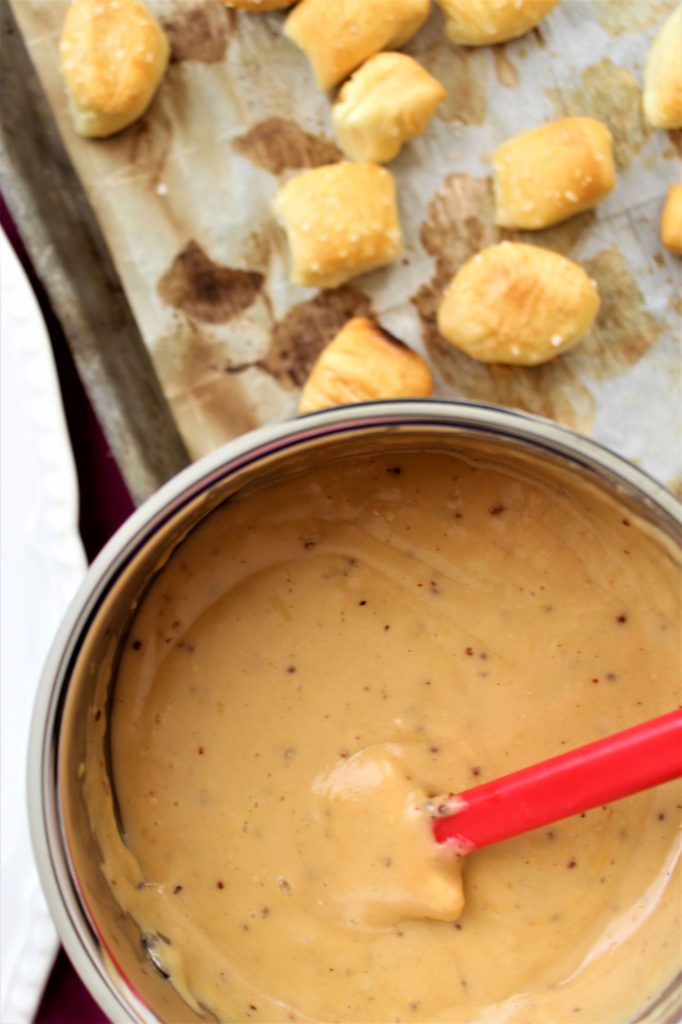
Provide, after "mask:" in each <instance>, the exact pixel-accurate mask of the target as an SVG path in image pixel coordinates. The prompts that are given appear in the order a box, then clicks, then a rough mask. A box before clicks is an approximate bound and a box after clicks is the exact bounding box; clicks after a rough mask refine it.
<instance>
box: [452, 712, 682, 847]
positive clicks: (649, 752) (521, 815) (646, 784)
mask: <svg viewBox="0 0 682 1024" xmlns="http://www.w3.org/2000/svg"><path fill="white" fill-rule="evenodd" d="M680 775H682V711H672V712H670V714H667V715H661V717H660V718H654V719H652V720H651V721H650V722H643V723H642V724H641V725H636V726H635V727H634V728H633V729H625V730H624V731H623V732H618V733H615V735H613V736H607V737H605V738H604V739H602V740H597V741H596V742H595V743H588V744H587V745H586V746H584V747H578V748H577V749H576V750H570V751H568V752H567V753H565V754H560V755H559V756H558V757H553V758H551V759H550V760H549V761H543V762H541V763H540V764H534V765H531V766H530V767H529V768H522V769H521V770H520V771H518V772H512V774H511V775H504V776H502V778H499V779H494V780H493V781H492V782H485V783H483V785H482V786H476V787H474V788H473V789H468V790H466V791H465V792H464V793H459V794H458V800H462V801H464V804H465V806H464V808H463V809H462V810H461V811H458V812H457V813H456V814H453V815H450V816H449V817H447V818H438V819H436V820H435V821H434V826H433V827H434V833H435V836H436V839H437V841H438V842H439V843H446V842H455V843H457V845H458V846H460V847H461V849H462V851H463V852H468V851H470V850H475V849H479V848H480V847H482V846H490V844H491V843H499V842H500V840H502V839H509V838H510V837H511V836H516V835H520V834H521V833H522V832H528V831H530V830H531V829H534V828H540V827H541V826H542V825H549V824H551V822H553V821H560V820H561V819H562V818H570V817H571V816H572V815H573V814H579V813H580V812H581V811H589V810H590V808H592V807H598V806H599V805H600V804H607V803H610V802H611V801H613V800H620V799H621V797H624V796H630V795H631V794H632V793H638V792H639V791H640V790H644V789H649V788H650V787H651V786H658V785H660V784H661V783H663V782H669V781H670V780H671V779H675V778H678V777H679V776H680Z"/></svg>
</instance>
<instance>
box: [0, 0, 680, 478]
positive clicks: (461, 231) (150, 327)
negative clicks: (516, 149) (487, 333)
mask: <svg viewBox="0 0 682 1024" xmlns="http://www.w3.org/2000/svg"><path fill="white" fill-rule="evenodd" d="M12 3H13V9H14V11H15V14H16V17H17V21H18V23H19V25H20V28H21V31H22V33H23V35H24V37H25V39H26V42H27V44H28V47H29V50H30V53H31V56H32V59H33V61H34V63H35V66H36V69H37V71H38V74H39V76H40V78H41V80H42V83H43V86H44V88H45V90H46V93H47V95H48V99H49V101H50V104H51V106H52V109H53V111H54V114H55V118H56V122H57V124H58V126H59V130H60V131H61V133H62V135H63V138H64V140H65V143H66V146H67V148H68V151H69V153H70V156H71V158H72V160H73V162H74V165H75V167H76V169H77V171H78V173H79V175H80V177H81V180H82V182H83V184H84V187H85V189H86V191H87V193H88V196H89V198H90V201H91V202H92V205H93V207H94V209H95V211H96V214H97V216H98V219H99V221H100V223H101V226H102V229H103V231H104V234H105V237H106V239H107V242H108V244H109V246H110V249H111V251H112V255H113V258H114V261H115V263H116V266H117V269H118V271H119V274H120V277H121V280H122V283H123V286H124V288H125V290H126V293H127V295H128V298H129V300H130V303H131V306H132V308H133V310H134V313H135V316H136V318H137V320H138V322H139V324H140V328H141V331H142V334H143V336H144V339H145V341H146V343H147V345H148V346H149V349H150V351H151V354H152V357H153V360H154V364H155V366H156V369H157V371H158V374H159V377H160V380H161V383H162V387H163V389H164V392H165V394H166V396H167V398H168V400H169V402H170V405H171V408H172V410H173V413H174V415H175V417H176V420H177V423H178V426H179V428H180V431H181V433H182V435H183V437H184V439H185V441H186V443H187V445H188V448H189V450H190V452H191V453H192V455H193V456H194V457H198V456H199V455H201V454H204V453H205V452H207V451H210V450H211V449H213V448H214V447H216V446H217V445H219V444H220V443H222V442H224V441H226V440H228V439H229V438H231V437H234V436H235V435H237V434H239V433H242V432H243V431H245V430H247V429H249V428H251V427H254V426H256V425H258V424H259V423H262V422H264V421H267V420H271V419H276V418H280V417H283V416H286V415H289V414H292V413H294V412H295V410H296V405H297V396H298V390H299V388H300V385H301V384H302V382H303V380H304V379H305V377H306V375H307V373H308V371H309V369H310V367H311V365H312V363H313V361H314V359H315V357H316V356H317V354H318V353H319V351H320V349H321V348H322V347H323V345H324V344H325V343H326V342H327V341H328V340H330V338H331V337H332V336H333V334H334V333H335V331H336V330H337V329H338V328H339V327H340V325H341V324H342V323H343V322H344V321H345V320H346V319H347V318H348V317H349V316H351V315H354V314H356V313H372V314H374V315H376V316H377V317H378V318H379V319H380V321H381V323H382V324H383V325H384V326H385V327H386V328H387V329H389V330H390V331H392V332H393V333H394V334H396V335H398V336H400V337H402V338H404V340H405V341H407V342H408V343H410V344H411V345H413V346H414V347H415V348H417V349H419V350H420V351H421V352H422V353H424V354H425V355H426V356H427V358H428V359H429V362H430V363H431V366H432V368H433V370H434V373H435V377H436V385H437V387H436V393H437V394H438V395H444V396H451V397H461V398H467V399H473V400H480V401H486V402H494V403H499V404H502V405H508V406H512V407H515V408H520V409H524V410H527V411H529V412H533V413H536V414H539V415H542V416H546V417H549V418H552V419H556V420H558V421H559V422H562V423H564V424H567V425H569V426H572V427H574V428H576V429H578V430H580V431H583V432H584V433H588V434H592V435H593V436H594V437H595V438H596V439H598V440H600V441H602V442H604V443H606V444H607V445H609V446H610V447H611V448H613V449H615V450H616V451H618V452H620V453H621V454H623V455H626V456H627V457H629V458H630V459H632V460H633V461H635V462H637V463H639V464H641V465H642V466H644V468H646V469H648V470H649V471H650V472H652V473H653V474H654V475H655V476H657V477H658V478H659V479H661V480H662V481H663V482H665V483H667V484H668V485H669V486H670V487H672V488H673V489H675V490H678V491H679V489H680V486H681V484H682V447H681V445H680V443H679V438H680V433H679V429H680V412H679V407H680V401H679V397H680V368H681V364H680V355H679V338H680V335H681V328H682V300H681V298H680V261H679V260H678V259H676V258H675V257H674V256H672V255H671V254H670V253H668V252H667V251H666V250H665V249H664V248H663V247H662V246H661V244H660V241H659V237H658V222H659V217H660V209H661V205H662V202H663V197H664V194H665V190H666V188H667V186H668V185H669V184H671V183H673V182H674V181H675V180H676V179H678V178H679V175H680V164H679V160H680V152H681V151H682V133H681V132H662V131H651V130H650V129H649V128H648V127H647V126H646V125H645V124H644V122H643V119H642V116H641V96H640V90H641V83H642V79H643V68H644V62H645V59H646V52H647V48H648V45H649V42H650V41H651V39H652V38H653V36H654V35H655V33H656V31H657V29H658V27H659V25H660V23H661V22H662V20H663V19H664V17H665V16H666V14H667V13H668V12H669V11H670V10H672V8H673V7H674V2H673V0H594V2H590V0H563V2H562V3H561V4H560V5H559V7H558V8H556V9H555V10H554V11H553V12H552V13H551V15H550V16H549V17H548V18H547V19H546V20H545V21H544V22H543V23H542V24H541V25H540V27H539V28H538V29H536V30H534V31H533V32H531V33H529V34H528V35H527V36H525V37H523V38H522V39H519V40H516V41H513V42H510V43H507V44H503V45H501V46H496V47H488V48H484V49H472V50H467V49H464V48H461V47H455V46H453V45H452V44H451V43H449V42H448V40H447V39H446V38H445V36H444V32H443V19H442V15H441V13H440V11H439V10H436V9H434V11H433V12H432V14H431V17H430V18H429V20H428V22H427V23H426V25H425V26H424V27H423V28H422V30H421V31H420V32H419V34H418V35H417V36H416V37H415V38H414V39H413V40H412V41H411V42H410V43H409V44H408V46H407V47H406V50H407V51H408V52H410V53H411V54H413V55H414V56H415V57H416V58H417V59H418V60H419V61H420V62H421V63H422V64H424V66H425V67H427V68H428V70H430V71H431V72H432V73H433V74H434V75H435V76H436V77H437V78H439V79H440V80H441V81H442V82H443V84H444V85H445V86H446V88H447V89H448V91H449V96H448V99H447V100H446V101H445V102H444V103H443V104H442V105H441V107H440V108H439V112H438V114H437V116H436V117H435V118H434V120H433V121H432V123H431V125H430V127H429V129H428V131H427V133H426V134H425V135H424V136H423V137H422V138H421V139H418V140H415V141H414V142H412V143H411V144H409V145H407V146H406V147H405V148H404V149H403V151H402V153H401V155H400V156H399V157H398V159H396V160H395V161H393V162H392V164H391V165H390V167H391V169H392V170H393V172H394V173H395V175H396V178H397V182H398V192H399V199H400V209H401V218H402V223H403V229H404V235H405V241H406V247H405V255H404V257H403V259H402V260H400V261H399V262H398V263H396V264H394V265H393V266H391V267H389V268H386V269H382V270H379V271H376V272H374V273H372V274H368V275H364V276H363V277H360V278H357V279H355V280H354V281H352V282H350V283H349V284H348V285H346V286H343V287H341V288H339V289H336V290H334V291H329V292H321V293H318V292H316V291H314V290H311V289H305V288H301V287H298V286H294V285H292V284H290V283H289V281H288V278H287V270H288V255H287V247H286V241H285V237H284V233H283V231H282V230H281V229H280V228H279V227H278V226H277V225H276V223H275V222H274V218H273V215H272V211H271V202H272V199H273V197H274V196H275V194H276V192H277V189H278V187H279V185H280V184H281V183H282V182H283V181H284V180H286V179H287V178H288V177H289V176H291V175H292V174H295V173H297V172H298V171H299V170H301V169H302V168H305V167H310V166H315V165H318V164H321V163H328V162H330V161H331V160H334V159H337V158H338V157H339V153H338V150H337V149H336V147H335V146H334V142H333V136H332V132H331V128H330V121H329V103H330V97H329V96H328V95H327V94H323V93H321V92H320V91H319V90H318V89H317V88H316V87H315V85H314V83H313V79H312V76H311V73H310V70H309V68H308V65H307V62H306V60H305V58H304V57H303V55H302V54H301V53H300V52H299V51H298V50H297V49H296V48H295V47H294V46H293V45H292V44H290V43H289V42H288V41H287V40H285V39H284V38H283V36H282V34H281V25H282V21H283V15H282V14H276V13H275V14H269V15H253V14H247V13H243V12H235V11H231V10H228V9H227V8H225V7H224V6H223V4H222V3H221V2H220V0H153V2H152V0H150V6H151V7H152V8H153V9H154V10H155V12H156V13H157V14H158V16H159V17H160V19H161V20H162V22H163V23H164V25H165V27H166V29H167V31H168V33H169V35H170V38H171V43H172V54H173V56H172V63H171V66H170V68H169V71H168V74H167V76H166V78H165V80H164V82H163V84H162V87H161V89H160V91H159V93H158V96H157V98H156V100H155V101H154V104H153V105H152V107H151V109H150V111H149V112H148V113H147V115H146V116H145V117H144V118H143V119H142V120H141V121H140V122H138V123H137V124H136V125H133V126H131V128H129V129H127V130H126V131H125V132H123V133H121V134H120V135H118V136H116V137H115V138H113V139H109V140H104V141H93V140H84V139H81V138H79V137H78V136H77V135H76V134H75V133H74V132H73V129H72V127H71V124H70V120H69V117H68V112H67V106H66V98H65V95H64V91H63V86H62V82H61V78H60V74H59V69H58V60H57V43H58V37H59V32H60V29H61V24H62V22H63V18H64V13H65V10H66V8H67V6H68V0H12ZM566 113H584V114H590V115H593V116H596V117H599V118H601V119H603V120H605V121H606V122H607V123H608V124H609V126H610V128H611V130H612V132H613V134H614V138H615V143H616V159H617V163H618V185H617V188H616V190H615V191H614V193H612V194H611V195H610V196H609V197H608V198H607V199H606V200H605V201H604V202H603V203H602V204H600V206H599V207H598V209H597V210H595V211H590V212H588V213H585V214H582V215H580V216H578V217H575V218H573V219H572V220H570V221H567V222H565V223H564V224H562V225H559V226H557V227H554V228H551V229H548V230H546V231H542V232H534V233H532V234H530V233H523V232H509V231H502V230H500V229H497V228H496V227H495V226H494V225H493V223H492V191H491V183H490V174H491V170H490V155H491V153H492V152H493V151H494V149H495V148H496V147H497V146H498V145H499V144H500V143H501V142H502V141H504V140H505V139H507V138H509V137H510V136H511V135H513V134H515V133H516V132H518V131H521V130H523V129H526V128H528V127H531V126H533V125H536V124H539V123H542V122H544V121H548V120H552V119H554V118H556V117H559V116H562V115H564V114H566ZM500 238H515V239H516V238H518V239H520V240H525V241H531V242H534V243H536V244H540V245H545V246H548V247H550V248H553V249H555V250H557V251H559V252H562V253H564V254H566V255H568V256H570V257H571V258H573V259H575V260H577V261H578V262H580V263H581V264H583V265H584V266H585V267H586V268H587V270H588V272H589V273H590V275H591V276H592V277H594V278H595V280H596V281H597V282H598V285H599V289H600V293H601V296H602V309H601V313H600V316H599V319H598V321H597V324H596V325H595V328H594V329H593V331H592V332H591V334H590V336H589V337H588V338H587V339H586V340H585V341H584V342H582V343H581V344H580V346H578V348H576V349H575V350H574V351H572V352H569V353H567V354H565V355H563V356H560V357H559V358H557V359H556V360H555V361H554V362H553V363H551V364H548V365H545V366H543V367H538V368H533V369H522V368H521V369H520V368H511V367H502V366H486V365H483V364H480V363H477V362H475V361H474V360H471V359H469V358H468V357H467V356H465V355H463V354H461V353H459V352H457V351H455V350H454V349H452V347H451V346H449V345H448V344H447V343H446V342H444V341H443V339H442V338H440V336H439V335H438V332H437V329H436V326H435V311H436V308H437V304H438V299H439V296H440V294H441V292H442V289H443V287H444V285H445V284H446V283H447V281H448V280H449V278H450V276H451V275H452V273H453V272H454V271H455V270H456V269H457V268H458V266H460V265H461V263H462V262H463V261H464V260H465V259H467V258H468V257H469V256H470V255H471V254H473V253H474V252H476V251H477V250H478V249H480V248H481V247H483V246H485V245H489V244H492V243H494V242H495V241H497V240H499V239H500Z"/></svg>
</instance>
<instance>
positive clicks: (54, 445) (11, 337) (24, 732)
mask: <svg viewBox="0 0 682 1024" xmlns="http://www.w3.org/2000/svg"><path fill="white" fill-rule="evenodd" d="M0 309H1V311H0V317H1V319H0V364H1V365H0V371H1V372H0V387H1V392H0V417H1V422H0V444H1V451H0V473H1V481H0V515H1V518H0V597H1V599H0V698H1V702H2V703H1V717H0V721H1V740H2V748H1V751H2V753H1V758H2V762H1V763H2V774H1V776H0V784H1V793H0V797H1V803H0V824H1V831H0V855H1V861H0V863H1V872H2V873H1V875H0V884H1V887H2V889H1V891H2V899H1V901H0V924H1V931H0V941H1V945H0V957H1V960H0V1021H2V1024H28V1022H30V1021H31V1020H32V1019H33V1016H34V1014H35V1012H36V1010H37V1007H38V1003H39V1000H40V996H41V993H42V991H43V988H44V985H45V981H46V980H47V977H48V974H49V971H50V969H51V967H52V963H53V961H54V956H55V953H56V951H57V948H58V940H57V935H56V931H55V928H54V925H53V923H52V920H51V918H50V915H49V912H48V910H47V906H46V904H45V900H44V897H43V894H42V891H41V888H40V883H39V881H38V873H37V869H36V866H35V862H34V859H33V852H32V849H31V842H30V838H29V828H28V816H27V810H26V761H27V753H28V736H29V729H30V722H31V713H32V708H33V699H34V696H35V692H36V689H37V685H38V680H39V678H40V673H41V670H42V667H43V662H44V660H45V657H46V655H47V651H48V649H49V646H50V644H51V643H52V640H53V638H54V635H55V633H56V631H57V628H58V626H59V623H60V620H61V618H62V615H63V613H64V611H65V609H66V607H67V605H68V603H69V601H70V599H71V597H72V596H73V594H74V592H75V590H76V588H77V586H78V584H79V583H80V581H81V579H82V578H83V574H84V572H85V566H86V562H85V556H84V554H83V549H82V546H81V542H80V538H79V535H78V528H77V521H78V490H77V483H76V474H75V470H74V464H73V458H72V453H71V445H70V442H69V436H68V433H67V429H66V423H65V421H64V412H63V408H62V402H61V395H60V391H59V384H58V381H57V376H56V371H55V366H54V360H53V356H52V349H51V346H50V342H49V339H48V336H47V331H46V329H45V325H44V322H43V320H42V316H41V313H40V309H39V307H38V304H37V302H36V300H35V297H34V294H33V291H32V289H31V286H30V284H29V282H28V280H27V279H26V277H25V275H24V272H23V270H22V268H21V265H20V263H19V261H18V260H17V258H16V256H15V254H14V251H13V250H12V248H11V246H10V244H9V242H8V241H7V239H6V237H5V236H4V234H2V233H0Z"/></svg>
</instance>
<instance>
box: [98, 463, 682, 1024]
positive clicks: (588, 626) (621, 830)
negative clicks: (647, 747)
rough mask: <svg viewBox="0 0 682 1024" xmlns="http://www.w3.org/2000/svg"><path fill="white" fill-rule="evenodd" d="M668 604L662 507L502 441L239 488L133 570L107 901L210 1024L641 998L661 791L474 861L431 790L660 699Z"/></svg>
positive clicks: (376, 1017) (669, 562)
mask: <svg viewBox="0 0 682 1024" xmlns="http://www.w3.org/2000/svg"><path fill="white" fill-rule="evenodd" d="M679 605H680V585H679V574H678V566H677V564H676V562H675V559H674V557H673V555H672V553H671V551H670V549H669V547H668V546H666V544H665V543H664V542H663V541H662V540H661V538H659V537H657V535H656V534H655V533H654V532H653V531H652V530H651V529H650V528H648V527H646V526H645V525H644V524H643V523H642V522H640V521H639V520H637V518H636V517H634V516H632V515H629V514H625V513H624V512H623V509H622V508H620V507H618V505H617V504H615V503H614V502H612V501H611V500H610V499H607V498H606V497H604V496H602V495H600V494H599V492H597V491H596V490H590V489H588V488H587V487H584V486H583V485H579V484H578V483H576V482H575V481H573V482H572V481H571V479H569V477H567V476H564V475H563V474H560V473H559V472H558V471H557V472H556V473H555V472H554V471H551V472H550V471H548V470H546V469H541V468H539V467H538V465H537V464H535V465H534V464H533V463H531V462H528V463H527V464H526V463H523V462H521V461H520V460H519V459H517V458H515V459H512V458H510V459H509V460H501V459H498V460H497V461H496V460H495V459H494V458H493V457H492V456H483V455H479V456H476V455H475V454H469V455H467V456H466V457H464V456H457V455H453V454H448V453H446V452H445V451H439V450H434V451H410V450H405V451H398V453H397V454H396V453H393V454H376V455H358V456H356V457H354V458H347V459H339V460H336V461H328V462H327V463H326V464H324V465H323V466H321V467H320V468H318V469H315V470H312V469H311V470H305V471H302V472H298V473H297V474H294V475H291V476H289V477H284V478H281V479H279V480H274V481H270V482H266V483H264V484H262V485H260V486H253V487H252V488H251V489H249V490H246V491H244V492H241V493H239V494H237V495H236V496H234V497H233V498H231V499H230V500H228V501H227V502H226V503H225V504H224V505H222V506H221V507H220V508H218V509H217V510H216V511H214V512H212V513H211V515H210V516H209V517H208V518H207V519H206V520H205V521H204V522H203V523H202V524H201V525H200V526H199V527H198V528H196V529H195V530H194V531H193V532H192V533H191V534H190V535H189V536H188V537H187V538H186V539H185V541H184V542H183V543H182V544H181V545H180V546H179V548H178V549H177V550H176V551H175V553H174V554H173V555H172V557H171V558H170V559H169V561H168V562H167V564H166V565H165V566H164V568H163V569H162V570H161V571H160V573H159V574H158V576H157V577H156V579H155V580H154V581H152V582H151V584H150V587H149V589H148V591H147V593H146V595H145V596H144V598H143V600H142V601H141V604H140V607H139V609H138V611H137V613H136V617H135V619H134V621H133V623H132V626H131V629H130V632H129V634H128V635H127V637H126V640H125V646H124V650H123V652H122V656H121V659H120V664H119V668H118V675H117V680H116V684H115V688H114V691H113V698H112V703H111V706H110V709H109V711H108V713H105V715H104V716H103V719H102V722H101V723H98V726H99V725H101V726H102V727H103V728H104V718H106V720H107V723H106V728H107V729H108V735H109V740H110V750H111V774H112V780H113V785H114V789H115V792H116V796H117V801H118V814H119V826H120V833H119V831H118V830H114V829H113V828H111V822H109V823H108V824H107V822H106V821H104V820H103V819H102V820H99V821H98V819H97V814H98V812H97V810H96V809H93V811H92V814H93V820H94V822H95V828H96V830H97V831H98V834H99V837H100V844H101V846H102V850H103V859H104V864H103V870H104V872H105V874H106V876H107V878H108V879H109V882H110V884H111V886H112V891H113V892H114V893H115V894H116V898H117V899H118V901H119V903H120V904H121V906H122V907H123V909H124V910H126V911H128V912H129V913H130V914H131V915H132V916H133V918H134V919H135V920H136V921H137V922H138V923H139V925H140V927H141V929H142V932H143V934H144V936H145V943H146V944H147V947H148V949H149V951H150V954H151V955H152V957H153V959H154V960H155V962H156V963H157V964H158V965H160V966H161V967H162V969H163V970H164V971H165V972H166V973H167V974H168V975H169V976H170V982H171V983H172V984H174V985H175V986H176V987H177V989H178V990H179V991H180V993H181V994H183V996H184V997H185V998H186V999H187V1001H188V1002H189V1004H190V1005H191V1006H192V1007H193V1008H194V1010H195V1011H200V1012H204V1013H206V1014H207V1015H208V1014H213V1015H214V1016H215V1017H217V1018H218V1019H219V1020H221V1021H254V1022H256V1021H316V1022H323V1021H324V1022H332V1021H355V1022H382V1024H383V1022H393V1021H398V1022H411V1021H453V1022H455V1021H456V1022H465V1021H477V1022H491V1024H492V1022H494V1024H498V1022H505V1024H507V1022H523V1024H529V1022H535V1021H543V1022H551V1024H563V1022H568V1021H571V1022H572V1021H578V1022H579V1021H585V1022H589V1024H596V1022H600V1024H601V1022H606V1021H622V1020H625V1019H632V1018H634V1017H635V1016H636V1014H637V1013H638V1012H639V1011H641V1010H642V1009H644V1008H645V1007H646V1006H647V1005H648V1004H649V1003H650V1002H651V1001H652V1000H653V999H654V998H655V997H656V996H657V995H658V994H659V993H660V992H661V991H662V990H663V989H664V988H665V986H666V984H667V983H668V982H669V981H670V980H671V979H672V977H673V976H674V974H675V971H676V969H677V967H678V962H679V954H680V941H679V940H680V921H679V911H680V875H679V871H678V868H677V862H678V853H679V846H678V841H677V838H676V824H677V822H678V821H679V810H680V803H681V801H680V790H679V787H678V786H677V784H669V785H667V786H662V787H659V788H657V789H655V790H651V791H649V792H647V793H643V794H639V795H638V796H635V797H632V798H629V799H626V800H623V801H620V802H618V803H615V804H612V805H610V806H607V807H599V808H597V809H595V810H592V811H589V812H588V813H586V814H582V815H580V816H578V817H576V818H573V819H570V820H567V821H563V822H560V823H559V824H557V825H554V826H552V827H551V828H546V829H540V830H537V831H536V832H532V833H529V834H527V835H525V836H522V837H519V838H516V839H513V840H509V841H507V842H505V843H501V844H499V845H497V846H495V847H490V848H488V849H485V850H482V851H479V852H475V853H473V854H471V855H470V856H468V857H466V858H457V857H456V856H455V855H453V854H452V853H449V852H448V851H447V850H444V849H441V848H438V847H437V846H436V844H435V842H434V840H433V838H432V832H431V821H430V819H429V815H428V811H427V809H426V805H427V802H428V801H429V799H431V798H433V797H435V796H438V795H440V794H443V793H448V792H450V791H452V792H457V791H459V790H464V789H467V788H470V787H471V786H473V785H475V784H476V783H478V782H484V781H486V780H488V779H492V778H494V777H496V776H499V775H502V774H505V773H507V772H510V771H513V770H515V769H517V768H520V767H523V766H524V765H527V764H530V763H532V762H535V761H538V760H541V759H543V758H547V757H550V756H553V755H555V754H557V753H561V752H562V751H563V750H564V749H568V748H571V747H574V746H578V745H580V744H583V743H587V742H589V741H591V740H594V739H598V738H599V737H601V736H604V735H606V734H608V733H611V732H614V731H617V730H619V729H624V728H627V727H628V726H632V725H634V724H636V723H638V722H641V721H644V720H645V719H647V718H650V717H653V716H655V715H659V714H662V713H664V712H666V711H669V710H672V709H673V708H674V707H676V706H678V704H679V701H680V677H679V668H680V665H679V662H680V631H679V622H680V607H679ZM121 837H122V838H121ZM122 840H123V841H122Z"/></svg>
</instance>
